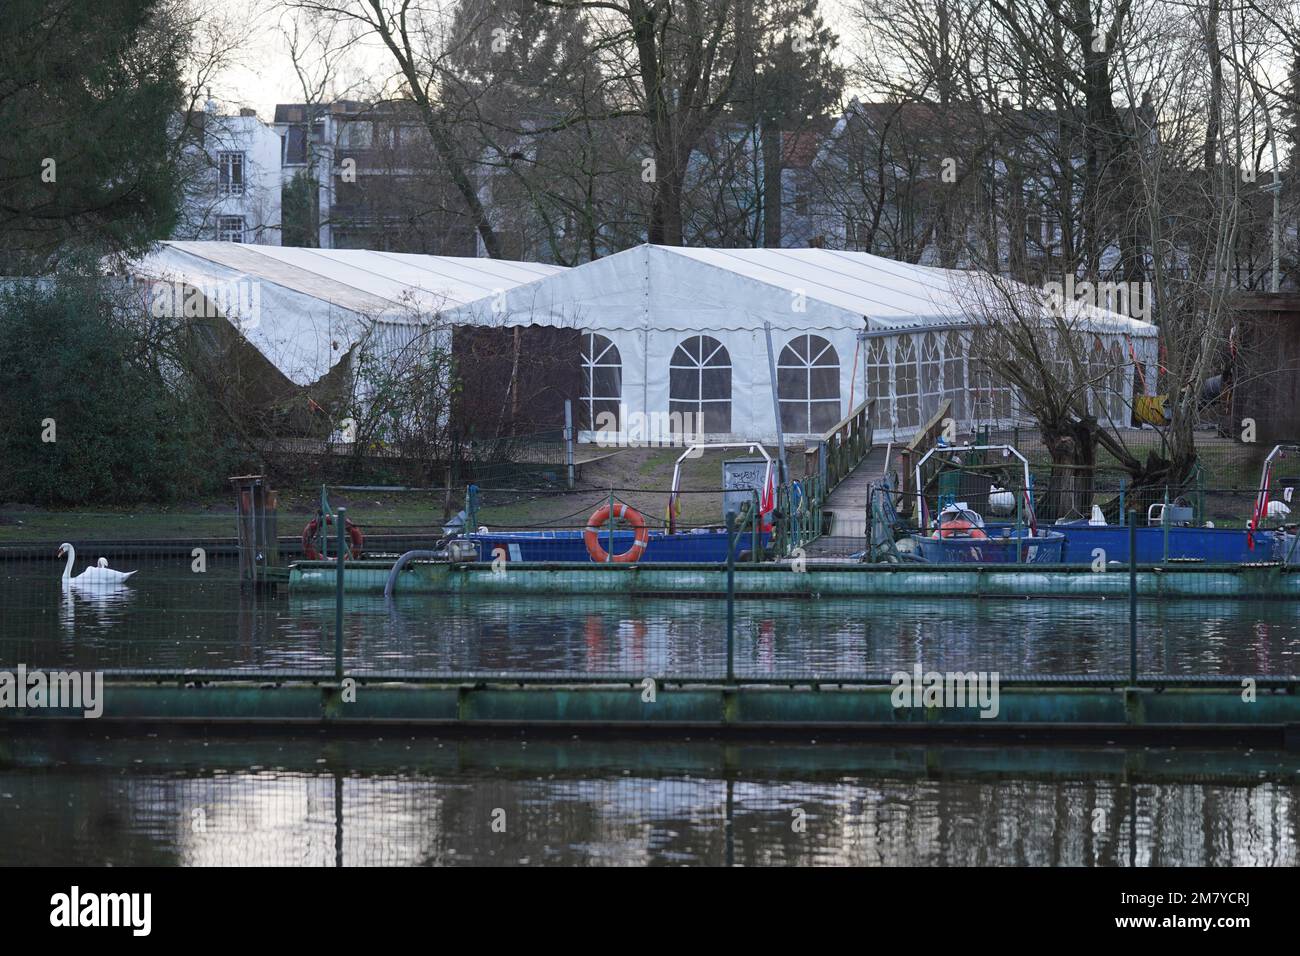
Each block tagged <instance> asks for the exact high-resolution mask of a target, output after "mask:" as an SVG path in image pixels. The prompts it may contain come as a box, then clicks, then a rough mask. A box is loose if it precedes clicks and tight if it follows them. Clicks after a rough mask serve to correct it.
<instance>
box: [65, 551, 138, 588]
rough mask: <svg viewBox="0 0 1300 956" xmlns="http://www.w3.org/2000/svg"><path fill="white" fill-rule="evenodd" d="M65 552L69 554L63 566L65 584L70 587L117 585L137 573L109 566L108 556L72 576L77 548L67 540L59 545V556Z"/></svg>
mask: <svg viewBox="0 0 1300 956" xmlns="http://www.w3.org/2000/svg"><path fill="white" fill-rule="evenodd" d="M64 554H67V556H68V563H67V564H66V565H64V567H63V578H62V582H63V586H64V587H68V586H69V585H72V586H74V587H83V586H91V587H117V586H118V585H122V584H125V583H126V579H127V578H129V577H130V576H131V575H133V574H135V572H134V571H114V570H113V569H112V568H110V567H109V566H108V560H107V559H106V558H100V559H99V563H98V564H96V565H95V566H94V567H88V568H86V570H84V571H82V572H81V573H80V574H78V575H77V576H76V577H75V578H74V577H73V576H72V565H73V564H74V563H76V560H77V549H76V548H74V547H73V546H72V545H70V544H68V543H67V542H66V541H65V542H64V543H63V544H61V545H59V557H63V555H64Z"/></svg>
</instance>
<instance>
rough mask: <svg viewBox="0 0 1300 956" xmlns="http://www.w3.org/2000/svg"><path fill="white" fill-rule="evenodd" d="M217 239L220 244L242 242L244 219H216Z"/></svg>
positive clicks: (237, 217)
mask: <svg viewBox="0 0 1300 956" xmlns="http://www.w3.org/2000/svg"><path fill="white" fill-rule="evenodd" d="M217 239H218V240H219V241H221V242H243V241H244V217H243V216H220V217H218V219H217Z"/></svg>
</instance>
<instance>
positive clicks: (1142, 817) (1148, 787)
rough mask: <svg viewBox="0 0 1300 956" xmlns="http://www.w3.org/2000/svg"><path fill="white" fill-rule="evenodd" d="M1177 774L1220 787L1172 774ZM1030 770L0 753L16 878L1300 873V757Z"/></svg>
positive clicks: (488, 745)
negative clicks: (366, 868)
mask: <svg viewBox="0 0 1300 956" xmlns="http://www.w3.org/2000/svg"><path fill="white" fill-rule="evenodd" d="M736 750H739V751H741V753H740V755H739V757H738V758H737V757H736V756H735V753H734V751H736ZM728 751H731V753H730V755H728ZM1175 759H1176V760H1177V761H1178V763H1179V765H1180V766H1182V767H1186V766H1191V767H1196V766H1201V767H1203V768H1204V769H1203V772H1199V773H1197V772H1192V773H1187V772H1186V771H1185V770H1184V771H1180V773H1181V774H1182V776H1181V777H1180V773H1175V774H1173V775H1169V774H1165V773H1160V772H1158V771H1159V768H1161V767H1162V766H1165V765H1167V764H1168V763H1169V762H1170V761H1173V760H1175ZM728 762H731V763H733V764H735V765H733V766H730V767H728V766H726V764H727V763H728ZM949 763H951V764H953V765H960V768H961V769H959V770H956V771H953V770H948V771H945V770H943V769H942V768H943V767H944V766H945V765H946V764H949ZM1017 763H1018V766H1019V767H1020V768H1022V769H1020V770H1017V769H1015V768H1014V767H1013V768H1012V769H1007V768H1006V761H1005V755H1001V754H999V752H998V751H993V750H988V751H984V750H980V749H978V748H963V749H960V750H950V751H944V750H943V749H933V748H932V749H925V748H890V747H861V746H848V745H824V744H823V745H816V746H814V745H810V744H809V745H793V746H781V747H775V746H771V747H769V746H762V745H759V746H745V747H741V748H734V747H733V748H723V747H722V746H721V745H713V744H709V743H705V742H700V743H695V744H653V743H646V742H640V743H636V744H615V743H594V742H590V743H589V742H584V741H563V742H556V743H545V742H542V741H531V742H530V741H521V740H497V741H455V740H445V739H444V740H440V739H433V738H405V737H394V738H392V739H387V740H385V739H375V740H368V741H348V740H342V741H340V740H330V741H325V740H315V739H313V740H297V741H290V740H283V741H277V740H267V739H260V740H257V741H235V740H222V739H211V740H208V739H198V738H182V739H165V738H164V739H158V738H152V739H130V740H110V741H105V740H103V739H99V738H96V739H94V740H93V741H92V740H87V741H81V742H70V741H67V740H61V741H53V742H52V741H49V740H47V739H44V738H43V737H36V738H22V737H20V738H17V739H10V740H7V741H5V742H4V743H3V744H0V865H8V864H16V863H22V864H31V863H42V864H89V865H101V864H105V865H107V864H111V865H116V866H122V865H135V864H161V865H170V864H198V865H233V864H259V865H313V866H336V865H374V864H384V865H403V866H405V865H427V864H493V865H496V864H500V865H541V864H589V865H643V864H656V865H673V864H708V865H732V864H734V865H782V864H830V865H843V864H858V865H917V864H919V865H937V864H946V865H1029V866H1056V865H1080V866H1094V865H1096V866H1130V865H1138V866H1148V865H1208V866H1228V865H1254V866H1294V865H1296V864H1297V862H1300V859H1298V857H1297V839H1298V837H1300V764H1298V763H1297V758H1295V757H1292V758H1284V757H1278V756H1268V755H1254V756H1253V757H1249V756H1245V755H1242V754H1239V753H1238V754H1232V753H1223V752H1206V753H1203V754H1193V755H1189V754H1186V753H1183V754H1181V755H1176V754H1174V752H1168V753H1165V752H1161V751H1150V750H1148V751H1141V752H1139V751H1124V750H1101V749H1099V750H1094V751H1064V750H1059V749H1053V750H1048V751H1042V752H1041V753H1034V752H1025V753H1024V754H1021V755H1020V759H1019V760H1018V761H1017ZM1035 764H1037V765H1040V766H1052V767H1054V768H1057V769H1055V770H1054V771H1053V773H1052V774H1051V775H1048V776H1044V775H1042V774H1041V773H1027V772H1025V771H1024V769H1023V768H1025V767H1030V766H1033V765H1035ZM1134 766H1144V767H1147V768H1148V777H1149V778H1148V779H1144V778H1143V774H1141V773H1134V772H1133V770H1132V768H1133V767H1134ZM1229 766H1235V768H1236V769H1235V770H1234V771H1233V772H1232V773H1225V772H1224V768H1225V767H1229ZM1126 767H1127V768H1129V769H1128V770H1126V769H1125V768H1126ZM936 768H939V769H936ZM1071 768H1075V769H1071ZM1078 768H1092V769H1091V770H1087V769H1078ZM494 824H495V826H494Z"/></svg>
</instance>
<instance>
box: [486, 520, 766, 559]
mask: <svg viewBox="0 0 1300 956" xmlns="http://www.w3.org/2000/svg"><path fill="white" fill-rule="evenodd" d="M582 535H583V532H581V531H569V530H566V531H489V532H488V533H486V534H479V533H477V532H476V533H474V534H467V535H465V539H466V540H469V541H477V542H478V544H479V548H480V552H479V553H480V555H481V556H482V558H483V560H484V561H490V560H492V552H493V551H495V550H496V549H497V548H504V549H505V552H506V560H508V561H580V562H582V563H583V564H590V563H591V555H589V554H587V545H586V543H585V542H584V541H583V537H582ZM635 537H636V534H635V532H633V531H631V530H629V529H620V530H618V531H615V532H614V554H616V555H617V554H622V553H623V552H625V551H627V550H628V549H629V548H631V547H632V541H633V539H634V538H635ZM771 540H772V534H771V532H765V533H764V534H763V537H762V541H763V547H764V548H766V547H767V546H768V544H769V543H770V542H771ZM753 541H754V536H753V533H752V532H749V531H745V532H742V533H741V534H740V535H739V537H738V539H737V541H736V557H737V558H739V557H740V554H741V552H744V551H748V550H750V548H751V547H752V546H753ZM600 546H601V547H602V548H604V549H605V550H606V551H608V550H609V532H608V531H601V532H600ZM726 560H727V532H726V529H717V528H700V529H697V530H691V531H679V532H676V533H675V534H669V533H668V532H666V531H651V532H650V540H649V543H648V544H647V545H646V549H645V553H644V554H643V555H641V563H643V564H644V563H646V562H662V561H697V562H711V563H721V562H724V561H726Z"/></svg>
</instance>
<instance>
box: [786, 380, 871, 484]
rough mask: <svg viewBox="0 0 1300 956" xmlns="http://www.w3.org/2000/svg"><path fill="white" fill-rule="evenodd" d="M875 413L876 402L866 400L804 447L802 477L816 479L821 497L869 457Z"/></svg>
mask: <svg viewBox="0 0 1300 956" xmlns="http://www.w3.org/2000/svg"><path fill="white" fill-rule="evenodd" d="M875 411H876V400H875V399H874V398H869V399H867V400H866V401H865V402H863V403H862V404H861V405H859V406H858V407H857V408H855V409H853V411H851V412H849V414H848V415H846V416H845V417H844V418H842V419H841V420H840V421H839V422H838V423H836V424H835V425H834V426H833V427H832V428H831V429H830V430H829V431H828V432H826V433H825V434H824V435H821V436H819V437H817V438H815V439H812V440H811V441H809V442H808V444H807V446H805V448H804V476H805V477H812V476H813V475H819V476H820V477H821V486H822V489H823V492H824V494H827V495H829V494H830V493H831V492H832V491H833V490H835V486H836V485H838V484H839V483H840V482H841V481H843V480H844V479H845V478H847V477H848V476H849V475H850V474H852V472H853V469H854V468H856V467H858V465H859V464H860V463H861V462H862V459H864V458H866V457H867V455H869V454H870V453H871V442H872V438H873V434H874V425H873V422H872V419H873V418H874V417H875Z"/></svg>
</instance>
